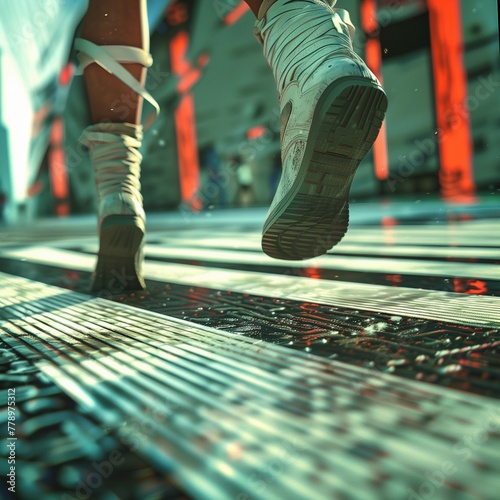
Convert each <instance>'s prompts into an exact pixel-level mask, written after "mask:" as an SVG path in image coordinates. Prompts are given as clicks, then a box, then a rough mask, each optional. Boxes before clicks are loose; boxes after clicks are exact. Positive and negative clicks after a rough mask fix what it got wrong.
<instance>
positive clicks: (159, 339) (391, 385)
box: [0, 207, 500, 500]
mask: <svg viewBox="0 0 500 500" xmlns="http://www.w3.org/2000/svg"><path fill="white" fill-rule="evenodd" d="M471 211H472V215H471V216H469V217H463V216H462V215H463V214H462V212H461V210H460V209H457V208H454V209H450V210H449V212H447V213H446V214H445V216H444V217H443V213H442V212H440V211H434V212H433V211H429V213H432V214H434V216H433V218H432V220H426V219H425V218H424V219H423V220H420V221H419V220H415V214H414V213H413V212H411V211H409V210H407V213H409V215H408V217H407V218H406V220H402V221H399V225H397V224H395V223H394V214H386V213H378V214H375V215H374V214H373V212H374V211H373V210H371V213H370V217H372V218H371V219H369V218H367V216H366V215H365V213H364V212H363V213H361V212H358V215H356V210H354V223H353V227H352V229H351V230H350V232H349V233H348V236H347V237H346V238H345V240H344V241H343V242H342V243H341V244H340V245H339V246H338V248H337V249H336V250H335V251H334V252H332V254H331V255H328V256H325V257H322V258H319V259H316V260H315V261H310V262H307V261H306V262H302V263H298V264H294V265H292V266H290V265H289V263H279V262H277V261H272V260H271V259H267V258H266V257H264V256H263V255H262V254H261V253H260V252H259V251H258V241H259V239H258V225H259V224H260V222H261V221H260V218H261V217H262V216H263V213H261V212H259V211H249V212H238V213H233V212H225V213H223V214H214V216H213V217H212V218H211V220H210V219H193V220H190V221H187V222H186V221H184V224H179V223H177V222H173V221H172V220H169V219H168V217H167V218H166V219H167V222H166V225H167V226H169V227H167V228H165V227H162V223H160V222H158V221H157V220H156V219H155V218H154V217H153V221H152V226H153V228H152V230H151V231H150V236H149V240H148V246H147V248H146V255H147V265H146V274H147V278H149V280H148V291H147V292H143V293H138V294H130V295H125V294H123V293H121V290H120V283H123V280H124V279H126V277H117V279H116V281H115V282H114V283H110V286H109V289H108V290H107V291H106V292H105V293H101V294H100V297H95V296H94V297H92V296H90V295H87V294H86V290H87V286H88V279H89V272H90V271H91V269H92V267H93V262H94V257H93V256H92V255H91V253H92V252H93V251H94V249H95V240H94V239H93V237H92V236H87V235H90V234H91V230H89V226H88V222H86V221H83V222H82V221H79V222H78V223H75V222H74V221H73V223H72V224H70V225H64V223H62V224H61V225H60V227H59V229H58V226H54V227H52V228H51V231H50V235H46V234H44V228H43V224H42V225H41V226H40V227H38V228H34V229H33V231H32V232H31V233H26V232H21V231H17V232H16V231H9V232H6V233H5V237H4V238H3V239H2V244H1V248H0V272H1V274H0V281H1V283H2V285H3V286H2V288H1V290H0V329H1V341H2V344H1V345H0V354H1V355H2V357H1V358H0V382H1V383H2V387H4V388H7V387H12V386H15V387H17V388H18V394H19V396H18V397H19V398H20V404H19V414H18V415H19V429H20V431H19V432H20V434H19V437H20V440H19V445H18V455H19V457H20V459H21V457H22V459H21V463H20V465H19V471H18V474H19V478H21V477H22V475H23V471H24V473H25V474H26V475H25V477H30V478H31V479H32V480H31V481H29V482H26V481H22V485H21V483H18V486H19V491H18V493H19V494H20V495H21V497H22V498H34V497H36V496H40V495H44V496H43V498H61V495H62V498H79V497H78V494H80V495H84V494H87V493H85V492H86V491H87V490H88V491H90V493H89V495H90V494H91V495H93V496H92V498H103V499H104V498H110V499H111V498H131V499H132V498H201V499H205V498H207V499H224V498H232V499H238V500H245V499H248V500H250V499H261V498H262V499H275V498H277V499H281V498H297V499H302V498H313V499H315V498H318V499H324V498H356V499H358V498H367V499H368V498H381V499H382V498H383V499H400V498H401V499H406V498H419V497H420V498H429V497H430V496H431V495H432V496H433V498H454V499H455V498H464V499H466V498H496V491H497V490H498V487H499V486H500V483H499V480H498V477H500V476H499V474H498V473H499V471H498V467H499V465H498V464H499V463H500V461H499V458H500V451H499V450H500V446H499V442H498V441H499V438H500V431H499V429H500V403H499V402H498V398H499V397H500V391H499V388H500V385H499V375H500V371H499V366H500V362H499V360H500V358H499V355H498V346H499V345H500V330H499V324H500V312H499V311H500V308H499V307H498V306H499V305H500V299H499V298H498V297H497V295H498V293H499V290H500V287H499V286H498V285H499V283H500V272H499V271H498V266H497V264H498V261H499V260H500V259H499V258H498V257H497V255H496V248H497V246H498V245H500V237H499V236H498V235H499V234H500V233H499V232H498V229H499V227H498V226H499V223H498V222H497V220H496V219H494V218H492V217H493V216H494V214H495V213H498V211H496V209H495V207H491V209H490V210H489V211H488V210H485V209H484V207H481V209H480V210H479V209H478V210H476V212H474V209H472V210H471ZM403 212H404V210H403ZM465 212H467V211H466V210H465V209H464V213H465ZM467 213H468V212H467ZM436 214H437V216H436ZM450 214H451V215H450ZM461 214H462V215H461ZM426 217H428V215H426ZM388 218H389V219H388ZM461 219H463V222H460V220H461ZM384 220H385V221H387V220H390V221H391V223H390V225H387V224H386V223H384V222H383V221H384ZM450 220H451V222H450ZM381 221H382V225H380V222H381ZM436 221H437V222H438V223H436ZM431 222H432V223H431ZM384 224H385V225H384ZM437 226H439V227H437ZM46 230H47V228H45V231H46ZM21 235H22V237H21ZM424 235H425V240H423V237H424ZM486 235H489V237H488V238H485V236H486ZM497 240H498V241H497ZM484 241H486V242H487V244H485V245H483V244H482V242H484ZM457 242H458V243H457ZM479 242H481V245H479V244H478V243H479ZM496 245H497V246H496ZM6 273H7V274H6ZM5 414H6V409H5ZM49 430H50V432H49ZM42 431H43V432H42ZM48 448H50V450H51V452H50V453H42V450H44V449H48ZM113 452H117V453H120V457H122V458H123V463H120V466H119V467H118V466H117V467H116V471H115V472H114V473H113V474H110V475H109V477H100V482H101V484H99V485H98V486H95V485H93V483H91V479H92V477H94V480H95V476H92V474H95V473H96V470H95V467H94V466H93V464H96V463H97V464H98V463H101V462H102V461H103V460H106V459H109V457H110V456H111V453H113ZM3 453H4V454H5V453H6V452H5V451H4V452H3ZM2 467H5V464H4V465H0V469H1V470H2V471H3V472H4V470H3V469H2ZM89 481H90V482H89ZM96 484H97V483H96ZM94 486H95V487H94ZM79 487H80V488H83V489H81V490H78V488H79ZM6 498H8V497H6ZM12 498H14V497H12Z"/></svg>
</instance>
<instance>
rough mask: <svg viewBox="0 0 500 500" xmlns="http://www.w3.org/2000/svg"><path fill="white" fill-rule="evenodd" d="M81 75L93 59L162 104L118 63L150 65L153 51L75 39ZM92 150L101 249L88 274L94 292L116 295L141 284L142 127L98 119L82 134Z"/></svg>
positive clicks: (142, 255)
mask: <svg viewBox="0 0 500 500" xmlns="http://www.w3.org/2000/svg"><path fill="white" fill-rule="evenodd" d="M75 48H76V49H77V50H78V51H79V57H80V68H79V71H80V73H83V70H84V68H85V67H86V66H88V65H89V64H92V63H97V64H99V65H100V66H101V67H103V68H104V69H106V70H107V71H108V72H109V73H111V74H113V75H115V76H116V77H117V78H118V79H120V80H121V81H122V82H124V83H126V84H127V85H128V86H129V87H130V88H131V89H132V90H134V91H135V92H136V93H137V94H139V95H140V96H142V97H143V99H144V100H145V101H146V102H148V103H149V104H150V105H151V106H152V107H153V108H154V110H155V115H154V116H153V119H154V118H156V115H157V114H158V112H159V110H160V108H159V106H158V103H157V102H156V101H155V100H154V98H153V97H152V96H151V94H149V92H147V90H146V89H145V88H144V87H143V86H142V85H141V84H140V83H139V82H138V81H137V80H136V79H135V78H134V77H133V76H132V75H131V74H130V73H129V72H128V71H127V70H126V69H125V68H124V67H123V66H122V65H121V64H120V63H138V64H142V65H143V66H145V67H149V66H151V64H152V62H153V60H152V58H151V55H150V54H149V53H148V52H147V51H145V50H142V49H139V48H136V47H128V46H123V45H106V46H99V45H95V44H94V43H92V42H89V41H88V40H83V39H81V38H77V39H76V41H75ZM80 140H81V142H83V143H84V144H85V145H86V146H87V147H88V148H89V151H90V156H91V159H92V163H93V165H94V172H95V181H96V188H97V197H98V214H99V253H98V256H97V266H96V269H95V271H94V274H93V276H92V290H93V291H108V292H110V293H120V292H124V291H129V290H142V289H144V288H145V283H144V278H143V275H142V265H143V262H144V252H143V247H144V238H145V232H146V228H145V220H146V216H145V214H144V209H143V207H142V196H141V183H140V181H139V179H140V171H141V167H140V165H141V160H142V155H141V153H140V152H139V148H140V147H141V142H142V125H134V124H131V123H102V124H96V125H91V126H90V127H87V128H86V129H85V130H84V132H83V134H82V137H81V138H80Z"/></svg>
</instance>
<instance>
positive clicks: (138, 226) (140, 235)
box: [92, 215, 146, 294]
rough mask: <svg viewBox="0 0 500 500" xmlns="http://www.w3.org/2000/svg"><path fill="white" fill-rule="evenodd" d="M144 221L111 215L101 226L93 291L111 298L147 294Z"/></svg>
mask: <svg viewBox="0 0 500 500" xmlns="http://www.w3.org/2000/svg"><path fill="white" fill-rule="evenodd" d="M144 236H145V226H144V221H143V220H142V219H141V218H140V217H137V216H133V215H110V216H108V217H106V218H105V219H104V220H103V221H102V224H101V232H100V238H99V253H98V255H97V265H96V269H95V271H94V274H93V277H92V291H101V292H102V291H108V292H109V293H111V294H115V293H122V292H129V291H133V290H144V289H145V288H146V284H145V282H144V278H143V276H142V271H141V267H142V260H143V245H144Z"/></svg>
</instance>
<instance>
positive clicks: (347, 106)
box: [255, 0, 387, 260]
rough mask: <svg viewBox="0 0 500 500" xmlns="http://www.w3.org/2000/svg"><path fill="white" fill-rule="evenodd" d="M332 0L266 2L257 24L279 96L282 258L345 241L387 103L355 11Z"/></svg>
mask: <svg viewBox="0 0 500 500" xmlns="http://www.w3.org/2000/svg"><path fill="white" fill-rule="evenodd" d="M330 3H331V4H334V3H335V1H333V2H330ZM330 3H328V2H327V1H326V0H323V1H322V0H301V1H293V2H291V1H289V0H264V2H263V4H262V7H261V9H260V12H259V16H258V19H257V22H256V25H255V28H256V29H255V34H256V36H257V38H258V39H259V40H260V41H261V43H262V45H263V48H264V56H265V57H266V59H267V61H268V62H269V65H270V66H271V69H272V71H273V74H274V77H275V80H276V84H277V88H278V93H279V96H280V109H281V158H282V164H283V174H282V177H281V181H280V183H279V186H278V189H277V192H276V195H275V197H274V200H273V202H272V204H271V207H270V209H269V212H268V215H267V219H266V221H265V223H264V228H263V236H262V248H263V250H264V252H265V253H267V254H268V255H270V256H271V257H275V258H279V259H288V260H300V259H308V258H311V257H315V256H317V255H321V254H323V253H325V252H326V251H327V250H329V249H330V248H331V247H332V246H334V245H336V244H337V243H338V242H339V241H340V240H341V239H342V237H343V236H344V234H345V232H346V231H347V226H348V223H349V202H348V199H349V189H350V186H351V182H352V179H353V177H354V174H355V172H356V169H357V167H358V165H359V163H360V161H361V160H362V159H363V158H364V156H365V155H366V154H367V152H368V151H369V149H370V148H371V146H372V144H373V142H374V141H375V139H376V137H377V135H378V132H379V129H380V127H381V125H382V121H383V119H384V115H385V111H386V109H387V98H386V96H385V93H384V91H383V90H382V88H381V86H380V84H379V82H378V80H377V78H376V77H375V75H373V73H372V72H371V71H370V70H369V69H368V68H367V66H366V65H365V63H364V62H363V60H362V59H361V58H360V57H359V56H358V55H356V53H355V52H354V50H353V48H352V41H351V36H352V33H353V31H354V27H353V26H352V24H351V22H350V19H349V14H348V13H347V12H346V11H344V10H340V9H333V8H332V7H331V6H330Z"/></svg>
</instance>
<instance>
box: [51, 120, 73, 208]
mask: <svg viewBox="0 0 500 500" xmlns="http://www.w3.org/2000/svg"><path fill="white" fill-rule="evenodd" d="M63 142H64V122H63V120H62V118H61V117H60V116H57V117H56V118H55V119H54V122H53V124H52V129H51V131H50V147H49V152H48V163H49V178H50V186H51V189H52V195H53V196H54V200H55V203H56V207H55V210H56V214H57V215H58V216H59V217H63V216H65V215H68V214H69V211H70V210H69V183H68V174H67V172H66V158H65V154H64V145H63Z"/></svg>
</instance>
